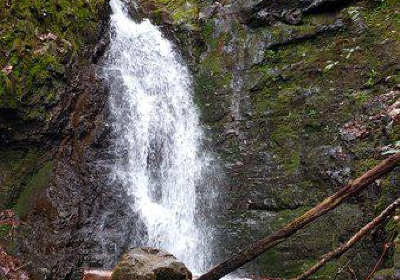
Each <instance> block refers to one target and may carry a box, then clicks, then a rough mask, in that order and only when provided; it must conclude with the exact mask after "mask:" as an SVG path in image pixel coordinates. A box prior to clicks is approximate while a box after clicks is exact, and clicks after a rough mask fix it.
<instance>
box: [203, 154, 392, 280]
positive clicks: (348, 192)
mask: <svg viewBox="0 0 400 280" xmlns="http://www.w3.org/2000/svg"><path fill="white" fill-rule="evenodd" d="M399 163H400V153H397V154H394V155H392V156H390V157H388V158H387V159H385V160H383V161H382V162H381V163H380V164H378V165H377V166H375V167H374V168H372V169H371V170H369V171H367V172H366V173H364V174H363V175H362V176H361V177H359V178H357V179H356V180H354V181H353V182H351V183H350V184H348V185H347V186H345V187H343V188H342V189H340V190H339V191H338V192H336V193H335V194H333V195H332V196H330V197H328V198H326V199H325V200H324V201H322V202H321V203H320V204H318V205H317V206H315V207H314V208H312V209H311V210H309V211H307V212H306V213H305V214H303V215H302V216H300V217H298V218H297V219H295V220H294V221H292V222H291V223H289V224H287V225H286V226H285V227H283V228H282V229H280V230H278V231H276V232H274V233H272V234H271V235H269V236H267V237H265V238H263V239H261V240H258V241H256V242H254V243H253V244H251V245H250V246H249V247H248V248H246V249H244V250H242V251H240V252H239V253H238V254H237V255H235V256H233V257H231V258H230V259H228V260H226V261H224V262H222V263H220V264H218V265H216V266H215V267H213V268H212V269H211V270H210V271H208V272H206V273H205V274H203V275H201V276H200V277H199V278H198V280H218V279H220V278H222V277H224V276H225V275H227V274H229V273H231V272H233V271H234V270H236V269H238V268H239V267H241V266H243V265H244V264H246V263H248V262H249V261H251V260H253V259H255V258H257V257H258V256H260V255H261V254H262V253H264V252H265V251H267V250H268V249H270V248H271V247H273V246H275V245H277V244H279V243H281V242H283V241H284V240H286V239H287V238H289V237H290V236H292V235H293V234H294V233H296V232H297V231H298V230H300V229H301V228H303V227H304V226H306V225H307V224H309V223H311V222H312V221H314V220H315V219H317V218H318V217H320V216H322V215H324V214H326V213H327V212H329V211H331V210H332V209H334V208H336V207H337V206H338V205H340V204H341V203H342V202H343V201H344V200H345V199H347V198H349V197H351V196H353V195H355V194H356V193H358V192H360V191H361V190H363V189H365V188H366V187H367V186H369V185H370V184H372V183H373V182H374V181H375V180H377V179H379V178H380V177H382V176H383V175H385V174H386V173H388V172H390V171H392V170H393V169H394V168H395V167H396V166H397V165H398V164H399Z"/></svg>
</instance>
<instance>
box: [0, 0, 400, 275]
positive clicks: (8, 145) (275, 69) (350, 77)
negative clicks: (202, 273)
mask: <svg viewBox="0 0 400 280" xmlns="http://www.w3.org/2000/svg"><path fill="white" fill-rule="evenodd" d="M138 2H139V4H140V5H139V6H140V10H141V13H140V14H143V15H146V16H149V17H150V18H151V19H152V20H153V21H154V22H155V23H157V24H159V25H161V26H162V28H163V30H164V31H165V32H166V34H168V35H169V36H170V37H171V38H172V39H174V40H175V41H176V43H177V45H178V46H179V47H180V48H181V50H182V53H183V54H184V56H185V58H186V60H187V61H188V64H189V65H190V66H191V69H192V71H193V76H194V79H195V94H196V96H195V98H196V102H197V105H198V107H199V108H200V111H201V119H202V122H203V125H204V128H205V129H206V131H207V136H208V145H209V146H210V148H211V149H213V150H214V152H215V154H216V156H217V157H219V161H220V162H221V166H222V167H223V169H224V172H225V174H226V176H225V177H226V178H225V180H224V182H225V183H224V185H222V186H220V190H219V193H220V197H219V198H218V199H219V200H220V201H219V202H220V203H218V205H220V207H219V209H215V210H216V213H217V214H216V215H215V217H213V222H214V223H215V227H216V228H217V229H218V230H217V231H216V232H219V233H220V235H221V236H218V235H217V236H216V238H215V244H214V246H215V248H216V249H215V250H214V252H216V253H215V256H214V258H215V260H222V259H224V258H226V257H227V256H228V255H229V254H232V253H234V252H236V251H237V250H238V249H239V248H241V247H243V246H245V245H246V244H248V242H250V241H253V240H256V239H258V238H259V237H262V236H264V235H266V234H268V233H269V232H271V231H272V230H274V229H277V228H278V227H280V226H281V225H283V224H284V223H286V222H287V221H289V220H290V219H292V218H294V217H296V216H297V215H299V214H302V213H303V212H305V211H306V210H307V209H309V208H310V207H311V206H312V205H313V204H315V203H316V202H317V201H319V200H320V199H321V198H323V197H325V196H326V195H328V194H330V193H332V192H334V191H335V190H337V189H338V188H339V187H340V186H341V185H343V184H345V183H346V182H347V181H348V180H349V179H351V178H355V177H356V176H357V175H359V174H361V173H362V172H364V171H366V170H368V169H369V168H370V167H371V166H373V165H374V164H375V163H377V162H379V160H380V157H381V152H382V151H384V150H385V149H388V147H389V146H390V145H393V144H394V142H395V141H397V140H399V135H400V133H399V132H400V129H399V111H398V107H396V106H397V105H396V104H395V102H396V101H398V100H399V98H400V92H399V88H398V84H399V81H400V80H399V76H398V74H399V73H398V71H399V69H398V65H399V61H398V59H399V56H398V54H399V51H400V50H399V44H398V39H396V36H397V34H396V31H398V29H399V22H398V19H397V18H396V15H398V13H399V6H398V3H397V1H395V0H387V1H335V0H316V1H311V0H310V1H300V0H299V1H280V0H273V1H260V0H251V1H244V0H243V1H242V0H238V1H230V0H227V1H221V2H213V1H195V0H187V1H182V0H163V1H157V0H152V1H150V0H141V1H138ZM109 12H110V11H109V7H108V3H107V2H104V1H102V0H85V1H83V0H82V1H80V0H79V1H73V2H71V1H64V0H57V1H51V3H50V2H48V1H44V0H34V1H33V2H32V1H25V0H18V1H17V0H5V1H2V3H0V19H1V21H0V37H1V41H0V53H1V55H0V68H1V69H2V70H1V72H0V155H1V158H2V160H1V161H0V188H1V195H0V206H1V208H2V209H3V210H4V209H7V208H12V209H14V211H16V212H17V214H18V215H19V216H20V218H21V219H22V221H23V222H24V223H23V225H22V226H21V228H20V230H19V231H18V234H17V235H16V236H14V238H13V240H10V238H6V236H5V235H7V234H8V228H1V239H2V240H3V242H6V241H7V244H8V247H9V250H10V251H13V252H14V253H16V254H18V255H20V256H22V257H23V258H24V259H25V260H26V261H27V262H31V270H32V273H33V274H34V275H35V276H36V277H37V278H38V279H44V278H45V277H50V276H51V277H52V278H54V279H77V278H79V277H80V276H79V273H80V268H81V267H83V266H92V267H93V266H98V267H110V266H111V265H113V263H114V262H115V258H116V257H118V256H120V255H121V254H122V252H123V251H124V249H126V247H127V246H129V244H130V243H131V241H132V240H130V238H131V236H134V231H135V230H140V226H139V225H137V224H136V223H135V217H133V216H132V214H131V213H130V210H129V207H128V205H127V202H126V201H125V200H124V197H125V196H124V195H123V193H122V189H121V187H120V186H118V185H116V184H114V182H112V180H111V179H110V178H111V177H110V176H109V173H110V166H111V165H112V163H113V153H112V149H113V147H112V143H113V141H112V138H113V133H112V130H111V128H110V122H112V120H110V119H109V113H108V103H107V86H106V83H104V81H102V79H101V71H100V66H98V65H99V64H101V58H102V55H103V53H104V49H105V48H106V46H107V38H108V34H107V32H108V31H107V28H108V26H107V23H108V15H109ZM396 87H397V88H396ZM398 173H399V172H393V173H392V174H390V175H388V176H386V177H385V178H383V179H382V180H380V181H379V182H377V183H376V184H375V185H373V186H371V187H370V189H369V190H368V192H364V193H362V194H360V195H359V196H358V197H357V198H355V199H353V200H352V201H349V202H348V203H346V204H344V205H343V206H341V207H340V208H339V209H337V210H336V211H335V212H334V213H332V214H330V215H328V216H327V217H325V218H323V219H321V220H320V221H318V222H317V223H316V224H315V225H313V226H311V227H309V228H308V229H306V230H303V231H301V232H300V233H299V234H298V235H296V236H295V237H293V238H291V239H290V241H289V242H287V243H284V244H282V245H280V246H278V247H277V249H274V250H272V251H270V252H269V253H267V254H265V255H263V256H262V257H260V258H259V259H258V260H256V261H255V262H253V263H251V264H250V265H248V266H247V267H246V268H245V270H246V273H247V274H255V275H256V274H261V275H267V276H271V277H275V276H276V277H278V276H279V277H290V276H294V275H295V274H297V273H299V272H300V271H301V270H303V269H305V268H307V267H308V265H309V264H310V263H312V262H313V261H315V260H316V258H317V257H318V256H319V255H322V254H323V253H325V252H327V251H328V250H329V249H331V248H332V247H335V246H336V245H338V244H339V243H340V242H342V241H344V240H346V239H347V238H348V237H349V236H350V235H351V233H353V232H354V231H356V229H358V228H360V227H361V225H362V224H364V223H365V222H367V221H368V220H369V219H370V218H371V217H372V216H373V215H374V213H375V212H376V211H379V210H380V209H382V208H384V206H385V205H386V204H387V203H388V201H390V200H391V199H392V198H393V197H398V196H399V188H398V186H399V185H400V178H399V175H398ZM115 229H118V230H115ZM99 232H101V234H99ZM393 234H395V228H394V226H393V225H391V224H389V225H388V226H387V227H386V231H385V229H381V230H380V231H378V232H376V233H375V234H374V235H373V236H371V237H370V238H369V239H367V240H365V241H364V242H363V243H362V244H360V245H359V246H357V247H356V248H355V250H352V251H351V252H350V253H348V254H346V255H345V256H344V257H342V258H341V259H340V260H338V261H336V262H333V263H332V264H330V265H328V266H327V267H326V268H325V269H324V270H323V271H322V272H321V273H320V274H319V275H318V276H317V279H334V278H335V277H336V274H337V271H338V270H339V268H341V267H346V269H343V270H342V271H343V272H342V273H341V274H339V275H338V276H337V277H336V279H349V277H352V276H351V274H352V273H353V272H354V273H356V274H357V275H364V274H366V273H367V272H368V270H369V269H370V268H372V267H373V265H374V263H375V261H376V259H377V258H378V257H379V255H380V252H381V243H382V242H383V240H384V238H388V239H390V238H392V235H393ZM222 241H223V242H222ZM385 265H386V266H387V267H390V266H392V263H391V260H390V259H388V261H387V262H386V264H385ZM318 277H320V278H318Z"/></svg>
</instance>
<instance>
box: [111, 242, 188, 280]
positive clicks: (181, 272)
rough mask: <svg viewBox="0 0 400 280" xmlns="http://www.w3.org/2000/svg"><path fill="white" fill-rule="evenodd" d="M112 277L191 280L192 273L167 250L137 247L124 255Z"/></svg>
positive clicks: (115, 279) (147, 279)
mask: <svg viewBox="0 0 400 280" xmlns="http://www.w3.org/2000/svg"><path fill="white" fill-rule="evenodd" d="M111 279H112V280H167V279H168V280H191V279H192V273H191V272H190V271H189V270H188V269H187V268H186V266H185V265H184V264H183V263H182V262H180V261H179V260H178V259H176V258H175V257H174V256H173V255H171V254H169V253H167V252H164V251H162V250H159V249H154V248H136V249H131V250H129V251H128V252H127V253H125V254H124V255H123V256H122V259H121V260H120V261H119V262H118V264H117V266H116V268H115V270H114V272H113V274H112V278H111Z"/></svg>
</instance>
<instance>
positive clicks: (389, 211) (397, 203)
mask: <svg viewBox="0 0 400 280" xmlns="http://www.w3.org/2000/svg"><path fill="white" fill-rule="evenodd" d="M399 207H400V198H398V199H396V200H395V201H394V202H393V203H392V204H390V205H389V206H388V207H387V208H386V209H385V210H383V212H382V213H381V214H380V215H379V216H377V217H376V218H375V219H373V220H372V221H371V222H369V223H368V224H367V225H365V226H364V227H363V228H362V229H361V230H360V231H358V232H357V233H356V234H355V235H353V236H352V237H351V238H350V239H349V240H348V241H347V242H346V243H344V244H342V245H341V246H339V247H337V248H336V249H335V250H333V251H331V252H329V253H328V254H326V255H324V256H323V257H322V259H321V260H320V261H319V262H317V263H316V264H315V265H314V266H313V267H311V268H310V269H308V270H307V271H306V272H304V273H303V274H301V275H299V276H297V277H296V278H293V279H291V280H305V279H308V277H309V276H311V275H313V274H314V273H315V272H317V271H318V270H319V269H320V268H321V267H323V266H324V265H325V264H326V263H327V262H329V261H330V260H332V259H336V258H338V257H340V256H341V255H343V254H344V253H345V252H346V251H347V250H349V249H350V248H351V247H353V245H354V244H356V243H357V242H358V241H360V239H361V238H362V237H363V236H364V235H366V234H368V233H369V232H370V231H371V230H372V229H373V228H375V227H376V226H377V225H379V224H380V223H382V222H383V221H385V220H386V218H388V217H389V216H391V215H393V214H394V211H396V209H398V208H399ZM368 279H369V278H368Z"/></svg>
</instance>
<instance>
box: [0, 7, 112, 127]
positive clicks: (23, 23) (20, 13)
mask: <svg viewBox="0 0 400 280" xmlns="http://www.w3.org/2000/svg"><path fill="white" fill-rule="evenodd" d="M103 5H104V0H76V1H67V0H54V1H43V0H4V1H1V3H0V19H1V20H0V109H19V108H20V107H31V109H32V108H33V107H35V110H34V112H33V114H32V112H31V111H29V112H26V115H25V116H23V117H26V118H28V119H32V118H38V117H40V115H41V114H40V113H45V112H46V108H48V107H49V106H51V105H52V104H53V102H54V101H55V99H56V98H57V94H58V93H57V91H58V90H59V89H60V88H61V87H62V86H63V85H64V84H65V76H66V75H65V74H66V71H67V70H68V69H70V66H71V64H72V63H74V62H75V61H76V60H77V59H78V58H79V57H83V55H84V54H83V52H84V50H85V46H86V47H87V46H88V45H92V44H94V43H96V41H97V37H98V22H99V17H100V15H99V11H100V9H101V7H102V6H103ZM39 120H40V119H39Z"/></svg>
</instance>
